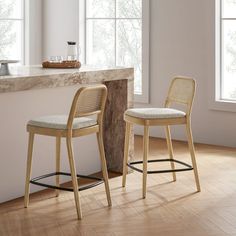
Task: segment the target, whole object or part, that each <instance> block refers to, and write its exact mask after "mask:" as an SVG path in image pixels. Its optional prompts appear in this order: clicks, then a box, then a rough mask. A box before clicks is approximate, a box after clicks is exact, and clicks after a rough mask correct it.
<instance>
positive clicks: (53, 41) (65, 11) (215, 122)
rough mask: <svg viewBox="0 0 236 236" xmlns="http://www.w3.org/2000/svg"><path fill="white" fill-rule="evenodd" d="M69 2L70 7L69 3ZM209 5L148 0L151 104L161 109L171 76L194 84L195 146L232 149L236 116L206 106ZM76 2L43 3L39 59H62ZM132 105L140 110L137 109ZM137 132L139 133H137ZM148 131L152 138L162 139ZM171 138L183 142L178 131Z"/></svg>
mask: <svg viewBox="0 0 236 236" xmlns="http://www.w3.org/2000/svg"><path fill="white" fill-rule="evenodd" d="M68 2H69V4H68ZM214 2H215V1H214V0H150V23H151V26H150V104H149V105H148V106H161V105H162V104H163V102H164V99H165V96H166V93H167V89H168V86H169V83H170V80H171V78H172V77H173V76H175V75H186V76H192V77H194V78H195V79H196V80H197V94H196V98H195V102H194V107H193V116H192V126H193V135H194V140H195V141H196V142H201V143H209V144H219V145H226V146H235V143H236V142H235V138H236V125H235V122H236V113H230V112H222V111H216V110H211V109H210V108H209V107H208V91H209V90H210V89H209V88H208V81H209V79H212V78H214ZM77 7H78V5H77V0H70V1H66V0H60V1H58V0H44V1H43V57H44V58H45V59H47V58H48V57H49V56H50V55H64V54H66V41H67V40H76V39H77V35H78V29H77V27H76V25H77V24H76V20H77V19H78V18H77V13H76V11H77V9H78V8H77ZM137 106H145V105H143V104H141V105H140V104H137ZM135 130H136V133H138V134H141V133H142V130H141V129H140V128H136V129H135ZM163 134H164V133H163V130H162V129H159V128H152V129H151V135H152V136H157V137H159V136H161V137H162V136H163ZM173 138H175V139H181V140H185V133H184V132H183V129H182V128H173Z"/></svg>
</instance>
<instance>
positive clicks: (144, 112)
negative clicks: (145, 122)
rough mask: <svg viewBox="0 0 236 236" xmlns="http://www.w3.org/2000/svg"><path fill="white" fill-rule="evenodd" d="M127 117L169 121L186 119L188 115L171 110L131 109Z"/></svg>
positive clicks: (127, 112)
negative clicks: (169, 119) (179, 118)
mask: <svg viewBox="0 0 236 236" xmlns="http://www.w3.org/2000/svg"><path fill="white" fill-rule="evenodd" d="M125 115H129V116H132V117H136V118H142V119H168V118H178V117H185V116H186V113H185V112H183V111H179V110H176V109H171V108H131V109H128V110H126V112H125Z"/></svg>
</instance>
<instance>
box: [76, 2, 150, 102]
mask: <svg viewBox="0 0 236 236" xmlns="http://www.w3.org/2000/svg"><path fill="white" fill-rule="evenodd" d="M85 1H86V0H78V5H79V6H78V7H79V16H78V19H77V20H78V22H79V24H78V27H77V28H79V32H78V34H79V35H78V42H79V45H80V48H81V55H80V60H81V62H82V63H86V62H85V55H86V54H85V50H86V22H85V19H86V18H85V17H86V15H85V12H86V9H85ZM149 4H150V3H149V0H142V94H134V101H135V102H137V103H149V25H150V24H149Z"/></svg>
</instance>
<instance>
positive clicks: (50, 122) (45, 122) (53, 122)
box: [27, 115, 97, 130]
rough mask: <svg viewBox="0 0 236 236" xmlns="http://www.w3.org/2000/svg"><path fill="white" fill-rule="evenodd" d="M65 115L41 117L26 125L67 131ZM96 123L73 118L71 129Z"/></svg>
mask: <svg viewBox="0 0 236 236" xmlns="http://www.w3.org/2000/svg"><path fill="white" fill-rule="evenodd" d="M67 121H68V116H67V115H54V116H41V117H38V118H35V119H33V120H30V121H29V122H28V124H27V125H31V126H37V127H42V128H50V129H63V130H65V129H67ZM96 124H97V121H96V120H95V119H92V118H89V117H78V118H74V120H73V125H72V129H81V128H86V127H90V126H93V125H96Z"/></svg>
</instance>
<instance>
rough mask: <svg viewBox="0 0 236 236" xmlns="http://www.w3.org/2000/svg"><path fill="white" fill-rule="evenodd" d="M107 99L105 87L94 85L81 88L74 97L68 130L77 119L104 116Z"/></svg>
mask: <svg viewBox="0 0 236 236" xmlns="http://www.w3.org/2000/svg"><path fill="white" fill-rule="evenodd" d="M106 98H107V88H106V86H105V85H94V86H87V87H82V88H80V89H79V90H78V91H77V93H76V94H75V96H74V100H73V103H72V106H71V111H70V115H69V119H68V124H67V126H68V128H70V126H71V125H72V122H73V119H74V118H75V117H83V116H91V115H95V114H97V115H101V116H102V115H103V112H104V109H105V103H106Z"/></svg>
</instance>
